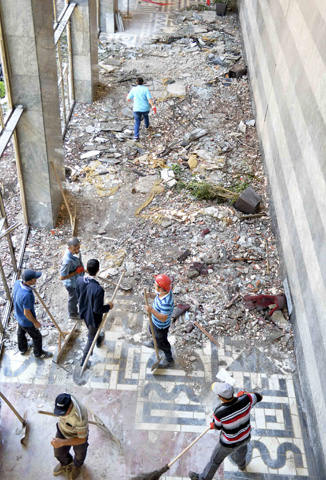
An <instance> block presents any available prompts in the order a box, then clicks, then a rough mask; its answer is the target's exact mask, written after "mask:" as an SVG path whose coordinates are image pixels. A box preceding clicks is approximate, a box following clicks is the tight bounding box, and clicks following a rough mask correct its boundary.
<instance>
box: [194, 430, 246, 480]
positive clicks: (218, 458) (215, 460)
mask: <svg viewBox="0 0 326 480" xmlns="http://www.w3.org/2000/svg"><path fill="white" fill-rule="evenodd" d="M249 441H250V439H248V440H245V441H244V442H242V444H241V445H240V446H238V447H235V448H232V447H224V445H221V443H220V442H219V441H218V442H217V444H216V447H215V448H214V451H213V453H212V456H211V458H210V461H209V462H208V464H207V465H206V467H205V468H204V471H203V473H201V474H200V475H199V480H212V479H213V477H214V475H215V473H216V471H217V469H218V467H219V466H220V465H221V463H222V462H223V460H224V459H225V458H226V457H228V456H229V455H230V456H231V458H232V460H233V461H234V462H235V463H236V464H237V465H238V466H239V467H244V466H245V465H246V455H247V450H248V443H249Z"/></svg>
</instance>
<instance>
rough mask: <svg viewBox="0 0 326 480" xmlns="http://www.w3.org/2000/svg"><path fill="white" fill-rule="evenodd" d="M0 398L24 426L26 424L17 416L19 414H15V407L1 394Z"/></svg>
mask: <svg viewBox="0 0 326 480" xmlns="http://www.w3.org/2000/svg"><path fill="white" fill-rule="evenodd" d="M0 397H1V398H2V400H4V401H5V402H6V404H7V405H8V407H9V408H10V409H11V410H12V411H13V412H14V414H15V415H16V417H17V418H18V419H19V420H20V421H21V423H22V425H25V424H26V420H24V419H23V417H22V416H20V415H19V413H18V412H17V410H16V409H15V407H14V406H13V405H12V404H11V403H10V402H9V400H8V398H6V397H5V396H4V394H3V393H1V392H0Z"/></svg>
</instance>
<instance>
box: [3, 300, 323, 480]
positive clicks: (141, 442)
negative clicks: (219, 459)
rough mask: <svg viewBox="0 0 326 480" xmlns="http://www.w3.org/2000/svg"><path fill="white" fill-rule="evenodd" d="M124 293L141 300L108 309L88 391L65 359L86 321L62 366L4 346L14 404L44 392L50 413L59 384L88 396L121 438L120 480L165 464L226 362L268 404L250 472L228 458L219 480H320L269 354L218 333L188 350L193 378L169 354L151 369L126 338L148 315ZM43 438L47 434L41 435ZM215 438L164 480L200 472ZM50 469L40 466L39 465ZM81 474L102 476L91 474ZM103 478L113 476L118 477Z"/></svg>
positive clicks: (145, 352) (293, 392) (186, 438)
mask: <svg viewBox="0 0 326 480" xmlns="http://www.w3.org/2000/svg"><path fill="white" fill-rule="evenodd" d="M129 299H132V300H133V301H135V300H136V301H139V302H141V299H140V298H136V297H131V298H130V297H128V296H127V295H124V296H123V297H121V298H120V299H117V301H116V305H119V306H118V307H117V308H116V309H115V310H114V311H113V312H112V313H111V317H110V321H109V322H108V324H107V328H106V339H105V343H104V345H103V346H102V347H101V348H100V349H96V351H95V353H94V355H93V358H92V364H93V366H92V368H91V371H90V378H89V379H88V382H87V384H86V385H85V386H84V387H76V386H75V385H74V384H73V381H72V370H73V368H74V366H73V364H71V363H69V361H71V360H73V358H74V352H76V351H77V349H80V348H81V346H82V343H83V341H84V337H85V330H84V327H82V329H83V331H82V333H81V334H79V335H78V337H77V338H75V340H74V343H73V345H72V346H71V348H70V349H69V350H68V353H67V356H66V357H65V358H63V360H62V362H63V363H61V365H62V366H63V367H64V368H60V367H58V366H56V364H55V363H53V362H51V361H44V362H41V361H39V362H37V361H36V360H35V359H34V358H33V357H29V358H28V357H21V356H20V355H19V354H16V353H15V352H8V353H7V352H5V353H4V356H3V359H2V364H1V370H0V380H1V383H2V384H3V388H4V390H5V391H6V392H7V394H8V396H9V397H10V398H11V400H12V401H13V402H14V403H17V402H18V401H19V402H20V404H21V401H24V402H26V392H31V391H33V392H34V393H35V392H39V394H38V396H39V397H43V396H45V398H46V399H48V400H46V401H47V402H48V403H49V402H50V404H51V405H50V407H49V405H48V404H47V405H46V408H47V409H49V408H52V403H53V397H54V396H55V395H56V394H57V393H60V391H61V390H64V389H67V390H68V391H71V392H74V393H75V394H76V395H77V396H78V397H79V398H81V399H82V400H83V401H85V398H86V403H87V404H88V405H92V407H91V408H92V410H95V411H96V413H97V414H98V415H99V416H100V417H101V416H103V417H104V418H105V422H106V423H107V424H108V425H110V428H111V427H112V428H113V430H114V431H116V432H118V431H119V436H120V438H121V440H122V441H123V442H126V441H127V439H128V441H127V445H126V447H125V448H126V449H125V452H124V456H123V458H122V459H121V458H120V459H119V462H120V465H124V471H125V474H119V477H117V478H120V479H126V480H127V479H128V478H130V475H135V474H137V473H139V471H145V472H147V471H151V470H153V469H155V468H157V465H159V466H160V465H164V464H165V463H167V462H168V461H169V460H170V459H171V458H173V457H174V456H176V455H177V454H178V453H179V452H180V451H181V450H182V449H183V448H185V446H186V445H187V444H188V443H189V442H190V441H191V440H193V439H194V438H195V436H196V435H198V434H199V432H202V431H203V430H204V428H205V426H206V425H207V424H208V423H209V421H210V419H211V416H212V411H213V409H214V406H215V403H216V397H215V396H214V395H213V394H212V392H210V384H211V382H212V381H214V379H215V375H216V373H217V371H218V370H219V368H221V367H222V366H223V368H226V369H227V370H228V371H229V372H230V373H231V374H232V375H233V377H234V379H235V380H236V384H235V386H236V388H237V389H239V390H241V389H243V388H244V389H247V390H249V391H252V390H255V389H257V390H259V391H261V392H262V394H263V395H264V400H263V402H261V403H259V404H258V405H257V406H256V407H255V408H254V409H253V411H252V427H253V432H252V442H251V443H250V447H249V453H248V459H247V460H248V462H249V465H248V467H247V472H240V471H239V470H238V468H237V467H236V465H234V464H233V463H232V461H231V460H230V459H227V460H226V461H225V462H224V464H223V465H222V466H221V467H220V469H219V472H218V474H217V475H216V478H220V479H222V478H225V479H232V480H237V479H249V478H250V479H259V480H260V479H261V480H262V479H264V480H266V479H270V480H285V479H287V480H291V479H293V480H299V479H308V478H311V479H318V478H322V477H320V476H318V473H317V469H316V467H315V464H314V460H313V455H312V451H311V448H310V445H309V439H308V437H307V426H306V423H305V419H304V415H303V412H302V408H301V402H300V397H299V393H298V389H297V381H296V379H295V378H294V377H292V376H291V375H289V374H284V373H282V372H281V371H278V370H277V368H276V367H275V365H274V364H273V362H272V360H271V359H269V358H268V357H266V354H265V353H264V352H262V351H260V350H259V349H258V348H255V347H254V348H251V349H250V348H249V349H248V346H247V345H245V344H243V343H242V341H240V340H239V339H235V338H233V339H230V338H219V339H218V341H219V343H220V347H219V348H217V347H215V345H212V344H211V343H210V342H207V343H206V345H205V347H204V348H203V349H202V350H200V349H196V350H195V351H194V352H193V355H195V356H196V358H197V360H196V362H194V365H195V369H194V370H193V371H192V372H191V373H190V374H187V373H186V372H185V371H184V370H183V369H182V367H181V366H180V363H179V362H178V354H177V352H175V359H176V366H175V368H174V369H170V370H156V374H154V375H153V374H152V372H151V369H150V367H151V365H152V363H153V362H154V361H155V357H154V354H153V351H152V350H151V349H148V348H146V347H143V346H141V345H136V344H134V343H132V342H131V341H130V339H129V337H130V338H131V336H130V335H129V336H128V334H130V332H131V331H132V334H134V332H136V331H140V330H145V329H146V328H147V327H146V324H147V322H146V317H145V316H143V315H142V314H132V313H130V312H129V311H128V305H129ZM52 349H54V347H52ZM66 362H68V363H66ZM108 400H109V404H110V405H111V404H112V405H115V406H113V407H112V408H111V406H110V408H109V409H108V406H107V402H108ZM37 401H38V400H37V399H36V402H37ZM24 402H23V403H24ZM24 405H25V406H26V403H25V404H24ZM117 405H118V407H117ZM31 410H32V411H33V412H34V413H35V410H36V405H34V406H33V405H32V407H31ZM9 417H10V415H8V412H7V414H6V417H5V423H6V422H7V423H8V429H7V430H8V431H11V430H12V429H11V428H10V423H15V420H14V419H11V420H9ZM36 417H37V415H36V414H35V415H34V414H33V415H31V417H29V418H31V422H32V423H33V422H34V420H35V422H39V421H40V420H39V419H36ZM126 418H127V419H126ZM52 420H53V419H51V421H52ZM52 423H53V422H52ZM7 430H5V432H3V439H2V443H3V445H6V447H5V450H4V452H3V454H5V456H3V458H2V462H3V466H2V469H3V472H4V473H5V474H6V476H5V477H4V478H6V479H16V478H18V477H17V468H18V467H17V468H16V470H15V474H14V476H11V473H9V472H11V471H10V469H9V468H8V467H9V465H10V464H11V463H10V462H12V461H13V460H14V458H15V455H16V454H15V453H14V452H15V449H14V450H12V448H11V447H12V442H13V441H16V442H17V439H15V438H12V435H11V436H10V435H9V434H8V435H7V437H6V431H7ZM91 433H92V432H91ZM48 434H49V432H47V433H44V435H45V436H48ZM92 435H93V434H92ZM217 438H218V437H217V434H216V432H209V433H208V434H207V435H206V436H205V437H203V439H202V440H201V441H200V442H199V443H198V444H197V445H196V446H195V447H194V448H193V450H192V453H191V454H188V455H186V456H185V457H184V458H183V459H181V460H180V461H179V462H177V463H176V464H175V466H173V467H172V468H171V470H170V471H169V472H168V474H167V475H165V476H163V477H162V478H163V479H165V480H182V479H186V478H188V476H187V474H188V471H189V470H190V469H192V470H194V471H201V469H202V468H203V466H204V465H205V462H206V461H207V460H208V458H209V456H210V452H211V451H212V449H213V447H214V444H215V442H216V441H217ZM91 442H92V443H93V444H96V443H97V442H103V439H100V440H99V439H98V438H97V437H96V436H95V437H94V436H92V437H91ZM36 443H37V442H36ZM9 447H10V448H9ZM149 449H150V455H149V454H148V451H149ZM46 451H47V457H49V459H48V460H47V463H48V462H49V461H50V462H51V460H50V458H51V449H50V448H49V447H46ZM11 452H12V453H11ZM47 457H46V458H47ZM89 457H90V458H88V461H87V463H88V465H89V467H88V468H89V471H91V470H92V459H91V456H89ZM49 468H51V467H48V466H44V469H45V471H46V469H49ZM94 468H95V466H94ZM96 468H98V466H97V467H96ZM49 472H50V470H49V471H48V473H49ZM15 475H16V476H15ZM0 476H1V469H0ZM23 478H32V477H31V476H27V477H23ZM44 478H47V477H44ZM84 478H101V477H100V476H99V477H97V476H96V477H95V476H94V477H92V476H89V475H88V476H85V477H84ZM103 478H112V480H115V478H114V474H112V475H111V477H103Z"/></svg>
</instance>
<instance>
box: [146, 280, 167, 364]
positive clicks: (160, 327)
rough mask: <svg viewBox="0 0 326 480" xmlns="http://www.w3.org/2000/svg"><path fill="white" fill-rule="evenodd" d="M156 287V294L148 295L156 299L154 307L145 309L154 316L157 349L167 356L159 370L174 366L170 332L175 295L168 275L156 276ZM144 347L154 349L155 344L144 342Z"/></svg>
mask: <svg viewBox="0 0 326 480" xmlns="http://www.w3.org/2000/svg"><path fill="white" fill-rule="evenodd" d="M154 286H155V292H156V293H155V294H151V293H150V294H148V296H149V298H152V299H154V302H153V305H152V306H151V307H150V306H147V305H145V309H146V311H147V312H148V313H150V314H151V315H152V322H153V328H154V335H155V338H156V342H157V347H158V348H160V349H161V350H162V351H163V352H164V354H165V359H164V360H163V361H162V362H160V364H159V366H158V368H169V367H173V365H174V360H173V357H172V351H171V345H170V342H169V340H168V332H169V327H170V325H171V317H172V313H173V309H174V301H173V293H172V290H171V286H172V282H171V279H170V277H168V276H167V275H164V274H161V275H156V277H155V284H154ZM150 333H151V331H150ZM144 345H145V346H146V347H149V348H154V343H153V341H151V340H150V341H147V342H144Z"/></svg>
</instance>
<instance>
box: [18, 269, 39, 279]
mask: <svg viewBox="0 0 326 480" xmlns="http://www.w3.org/2000/svg"><path fill="white" fill-rule="evenodd" d="M41 275H42V272H35V270H25V272H24V273H23V275H22V279H23V281H24V282H29V281H30V280H33V278H40V276H41Z"/></svg>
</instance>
